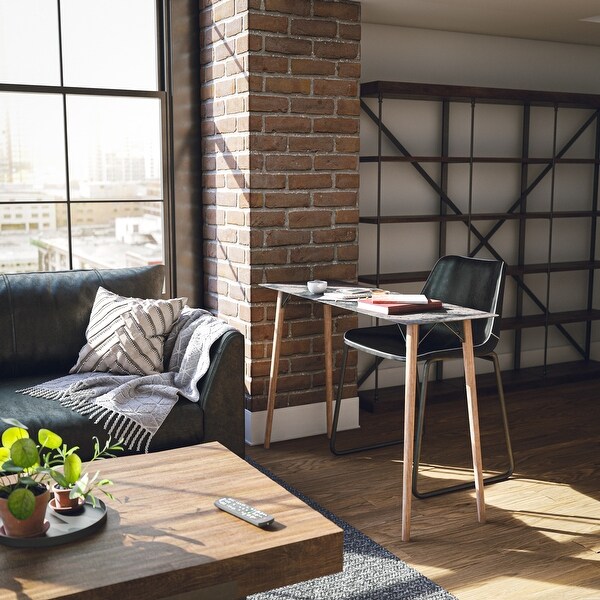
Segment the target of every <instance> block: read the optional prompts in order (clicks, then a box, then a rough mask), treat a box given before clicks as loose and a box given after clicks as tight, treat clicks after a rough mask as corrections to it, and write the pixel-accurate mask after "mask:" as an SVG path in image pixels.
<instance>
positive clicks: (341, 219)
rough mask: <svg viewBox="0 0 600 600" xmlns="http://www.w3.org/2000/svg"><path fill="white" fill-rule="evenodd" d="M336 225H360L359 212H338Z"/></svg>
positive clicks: (355, 210)
mask: <svg viewBox="0 0 600 600" xmlns="http://www.w3.org/2000/svg"><path fill="white" fill-rule="evenodd" d="M334 221H335V223H336V225H337V224H338V223H344V224H346V225H348V224H349V225H358V210H357V209H354V210H336V211H335V219H334Z"/></svg>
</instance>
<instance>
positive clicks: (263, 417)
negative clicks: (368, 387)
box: [246, 396, 359, 446]
mask: <svg viewBox="0 0 600 600" xmlns="http://www.w3.org/2000/svg"><path fill="white" fill-rule="evenodd" d="M333 406H334V409H335V402H334V404H333ZM266 422H267V411H266V410H261V411H258V412H251V411H249V410H246V444H248V445H250V446H257V445H260V444H263V443H264V441H265V425H266ZM358 427H359V424H358V396H356V397H354V398H345V399H344V400H342V408H341V410H340V418H339V421H338V431H344V430H346V429H357V428H358ZM326 432H327V419H326V412H325V402H318V403H316V404H304V405H302V406H288V407H286V408H276V409H275V412H274V413H273V429H272V431H271V441H272V442H281V441H283V440H293V439H296V438H303V437H309V436H311V435H320V434H323V433H326Z"/></svg>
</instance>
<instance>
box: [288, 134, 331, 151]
mask: <svg viewBox="0 0 600 600" xmlns="http://www.w3.org/2000/svg"><path fill="white" fill-rule="evenodd" d="M289 149H290V152H302V151H307V152H332V151H333V139H332V138H331V137H329V136H325V135H319V136H304V135H303V136H301V137H295V136H291V137H290V138H289Z"/></svg>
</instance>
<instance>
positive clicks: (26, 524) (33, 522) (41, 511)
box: [0, 486, 50, 537]
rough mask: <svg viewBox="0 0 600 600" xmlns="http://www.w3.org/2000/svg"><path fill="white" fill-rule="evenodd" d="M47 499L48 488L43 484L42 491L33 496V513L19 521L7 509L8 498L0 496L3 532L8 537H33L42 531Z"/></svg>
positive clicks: (0, 516) (43, 529)
mask: <svg viewBox="0 0 600 600" xmlns="http://www.w3.org/2000/svg"><path fill="white" fill-rule="evenodd" d="M34 493H35V492H34ZM49 501H50V490H49V489H48V488H47V487H46V486H44V491H43V492H42V493H40V494H38V495H36V497H35V508H34V510H33V514H32V515H31V516H30V517H28V518H27V519H24V520H22V521H21V520H20V519H17V518H16V517H14V516H13V514H12V513H11V512H10V510H8V500H7V499H6V498H0V518H1V519H2V523H3V524H4V533H5V534H6V535H8V536H10V537H35V536H36V535H41V534H42V533H44V531H45V527H44V520H45V517H46V507H47V506H48V502H49Z"/></svg>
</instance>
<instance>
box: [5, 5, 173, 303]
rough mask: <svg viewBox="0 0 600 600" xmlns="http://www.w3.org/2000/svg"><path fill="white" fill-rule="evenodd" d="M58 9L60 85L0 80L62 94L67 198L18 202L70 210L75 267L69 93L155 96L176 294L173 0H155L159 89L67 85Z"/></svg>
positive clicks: (12, 88)
mask: <svg viewBox="0 0 600 600" xmlns="http://www.w3.org/2000/svg"><path fill="white" fill-rule="evenodd" d="M56 3H57V11H58V50H59V57H58V58H59V62H60V85H46V84H44V85H38V84H23V83H18V84H12V83H2V82H0V94H2V93H5V92H8V93H24V94H48V95H53V96H60V97H61V101H62V116H63V136H64V140H63V143H64V154H65V155H64V161H65V163H64V164H65V167H64V169H65V170H64V175H65V200H48V201H44V202H40V200H39V199H37V200H35V199H32V200H19V204H25V205H26V204H48V205H50V204H55V205H60V206H65V208H66V211H67V236H68V251H69V257H68V264H69V270H72V269H73V237H72V235H73V233H72V223H71V211H72V204H73V203H74V202H78V201H77V200H75V201H72V200H71V185H70V173H69V140H68V131H69V129H68V121H67V98H68V96H106V97H115V98H116V97H125V98H156V99H158V100H159V103H160V131H161V139H160V144H161V177H162V190H161V191H162V194H161V198H160V199H157V200H153V202H161V203H162V206H163V211H162V212H163V240H162V245H163V256H164V265H165V272H166V274H165V293H166V294H167V295H169V296H173V295H175V294H176V289H175V288H176V285H175V281H176V275H175V262H176V261H175V236H174V222H173V215H174V207H173V201H174V200H173V199H174V195H173V191H174V175H173V166H172V165H173V161H172V156H173V123H172V89H171V85H172V84H171V82H172V74H171V63H172V60H171V48H170V46H171V44H170V41H171V40H170V0H155V11H156V31H155V36H156V38H155V39H156V52H157V56H156V68H157V73H156V82H157V90H135V89H123V88H102V87H78V86H65V85H64V74H63V63H64V59H63V43H62V25H61V2H60V0H56ZM85 202H86V203H106V202H107V200H103V199H98V200H93V199H90V200H85ZM110 202H111V203H113V202H114V203H115V204H124V203H131V202H137V201H136V200H133V201H132V200H131V199H123V200H110ZM14 204H15V203H14V202H11V201H7V200H2V199H0V206H3V205H14Z"/></svg>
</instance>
